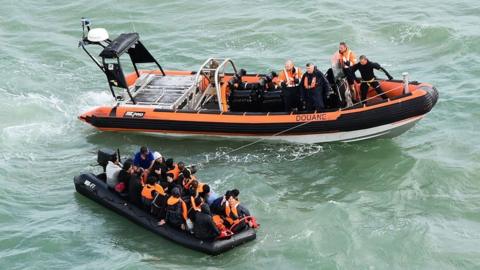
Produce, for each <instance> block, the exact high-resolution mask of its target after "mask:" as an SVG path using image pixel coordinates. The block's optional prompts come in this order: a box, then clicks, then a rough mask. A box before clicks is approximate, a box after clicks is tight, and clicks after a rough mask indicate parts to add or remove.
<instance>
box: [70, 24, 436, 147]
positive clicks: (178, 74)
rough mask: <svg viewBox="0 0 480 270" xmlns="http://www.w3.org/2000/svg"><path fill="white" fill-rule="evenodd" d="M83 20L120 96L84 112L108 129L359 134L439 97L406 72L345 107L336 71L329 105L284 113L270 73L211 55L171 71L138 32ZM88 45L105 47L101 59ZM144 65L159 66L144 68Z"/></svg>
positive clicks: (341, 137) (413, 114)
mask: <svg viewBox="0 0 480 270" xmlns="http://www.w3.org/2000/svg"><path fill="white" fill-rule="evenodd" d="M82 22H83V24H82V25H83V38H82V40H81V41H80V46H81V47H82V48H83V49H84V51H85V52H86V53H87V54H88V55H89V57H90V58H91V59H92V60H93V61H94V62H95V63H96V64H97V66H98V67H99V68H100V69H101V70H102V71H103V72H104V73H105V75H106V77H107V79H108V84H109V88H110V91H111V93H112V95H113V97H114V101H113V102H112V104H110V105H104V106H99V107H96V108H93V109H91V110H90V111H88V112H85V113H83V114H82V115H81V116H80V117H79V118H80V119H81V120H82V121H85V122H87V123H89V124H91V125H92V126H94V127H96V128H98V129H100V130H103V131H128V132H147V133H155V134H166V135H182V136H194V135H200V136H202V137H205V136H221V137H233V138H254V139H258V138H264V139H272V140H284V141H290V142H307V143H321V142H333V141H357V140H364V139H370V138H378V137H394V136H398V135H399V134H402V133H403V132H405V131H406V130H408V129H410V128H411V127H413V126H414V124H415V123H416V122H418V121H419V120H420V119H422V118H423V117H424V116H425V115H426V114H427V113H428V112H429V111H430V110H431V109H432V108H433V107H434V106H435V104H436V102H437V99H438V91H437V90H436V88H435V87H433V86H432V85H430V84H428V83H420V82H416V81H411V82H409V81H408V78H407V76H406V74H404V78H403V80H378V81H379V82H380V85H381V87H382V89H383V90H384V92H385V93H386V95H387V96H388V99H386V100H384V99H380V98H378V97H377V96H375V95H376V93H374V91H373V90H372V91H370V92H369V98H368V99H367V102H364V103H359V104H354V105H353V106H352V105H350V106H345V102H343V100H344V99H345V96H344V92H345V82H344V81H343V80H340V79H335V77H334V76H330V77H329V78H328V80H329V82H330V83H331V86H332V90H331V92H330V93H329V94H328V100H327V105H328V106H327V109H325V110H322V111H300V112H285V111H284V106H283V101H282V98H283V97H282V93H281V91H280V90H278V89H276V88H275V87H272V77H271V76H270V75H265V74H242V72H240V70H238V69H237V67H236V66H235V64H234V62H233V61H232V60H231V59H228V58H210V59H208V60H207V61H205V62H204V63H203V64H202V65H201V66H200V68H199V69H198V70H197V71H176V70H164V69H163V68H162V67H161V66H160V64H159V63H158V62H157V60H156V59H155V58H154V57H153V56H152V55H151V53H150V52H149V51H148V50H147V49H146V48H145V46H144V45H143V43H142V42H141V41H140V39H139V35H138V34H137V33H124V34H121V35H120V36H118V37H117V38H116V39H113V40H110V39H109V38H108V33H107V31H106V30H105V29H103V28H95V29H93V28H92V29H91V28H90V24H89V22H88V21H87V20H83V21H82ZM88 45H98V46H101V47H102V51H101V52H100V54H99V57H98V59H97V58H96V57H94V56H93V55H92V54H91V53H90V52H89V51H88V50H87V48H86V47H87V46H88ZM125 54H128V55H129V57H130V60H131V63H132V66H133V69H132V70H134V71H133V72H132V73H129V74H125V73H124V72H123V68H122V64H121V61H120V58H121V56H122V55H125ZM141 64H142V65H143V64H150V65H155V67H154V68H153V69H140V68H139V65H141ZM330 73H333V72H330ZM330 73H327V74H329V75H330ZM239 74H240V75H239ZM233 77H236V79H240V80H241V86H240V87H237V88H235V89H233V88H232V85H231V84H229V81H231V79H232V78H233ZM327 77H328V76H327ZM356 87H357V88H359V85H358V84H357V85H356ZM357 90H358V89H357Z"/></svg>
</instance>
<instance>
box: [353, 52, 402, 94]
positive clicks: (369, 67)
mask: <svg viewBox="0 0 480 270" xmlns="http://www.w3.org/2000/svg"><path fill="white" fill-rule="evenodd" d="M351 69H352V72H354V73H355V72H356V71H357V70H358V71H360V75H361V76H362V81H361V84H360V94H361V101H362V102H365V100H366V99H367V94H368V89H369V88H370V87H372V88H373V89H374V90H375V91H376V92H377V94H379V95H380V96H381V97H382V98H383V99H387V98H388V97H387V95H386V94H385V93H384V92H383V90H382V88H381V87H380V83H379V82H378V80H377V77H376V76H375V73H374V69H376V70H381V71H383V73H385V75H387V77H388V79H389V80H393V77H392V76H391V75H390V74H389V73H388V71H386V70H385V69H384V68H383V67H382V66H380V65H379V64H378V63H375V62H371V61H370V60H368V58H367V57H366V56H365V55H361V56H360V62H359V63H357V64H355V65H353V66H352V67H351Z"/></svg>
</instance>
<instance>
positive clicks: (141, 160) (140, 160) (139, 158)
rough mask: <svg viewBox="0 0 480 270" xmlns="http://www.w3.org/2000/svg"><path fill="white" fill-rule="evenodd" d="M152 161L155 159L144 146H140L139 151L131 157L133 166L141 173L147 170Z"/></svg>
mask: <svg viewBox="0 0 480 270" xmlns="http://www.w3.org/2000/svg"><path fill="white" fill-rule="evenodd" d="M154 160H155V158H154V157H153V154H152V152H150V150H148V148H147V147H146V146H142V147H140V151H138V152H137V153H136V154H135V156H134V157H133V165H135V166H136V167H137V168H139V170H140V171H143V170H147V169H149V168H150V167H151V166H152V164H153V161H154Z"/></svg>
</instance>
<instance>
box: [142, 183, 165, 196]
mask: <svg viewBox="0 0 480 270" xmlns="http://www.w3.org/2000/svg"><path fill="white" fill-rule="evenodd" d="M152 191H156V192H157V193H158V194H160V195H165V191H164V190H163V187H162V186H160V185H159V184H154V185H150V184H146V185H145V186H143V189H142V197H144V198H145V199H147V200H153V195H152Z"/></svg>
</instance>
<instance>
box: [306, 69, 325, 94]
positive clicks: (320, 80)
mask: <svg viewBox="0 0 480 270" xmlns="http://www.w3.org/2000/svg"><path fill="white" fill-rule="evenodd" d="M313 78H315V79H316V82H317V84H316V89H315V90H320V91H321V93H327V92H328V89H329V88H330V85H329V83H328V81H327V79H326V78H325V75H323V73H322V72H321V71H320V70H318V69H316V68H315V71H314V72H313V73H312V74H310V73H308V72H305V73H304V74H303V76H302V79H301V80H300V86H301V87H302V88H303V89H304V90H306V89H305V80H307V82H308V84H311V83H312V80H313Z"/></svg>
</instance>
